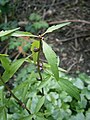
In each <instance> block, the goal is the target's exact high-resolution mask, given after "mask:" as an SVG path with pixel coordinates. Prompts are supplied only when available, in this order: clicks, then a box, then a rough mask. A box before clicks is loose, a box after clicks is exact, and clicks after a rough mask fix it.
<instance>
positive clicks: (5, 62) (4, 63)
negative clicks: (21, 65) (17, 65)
mask: <svg viewBox="0 0 90 120" xmlns="http://www.w3.org/2000/svg"><path fill="white" fill-rule="evenodd" d="M0 61H1V63H2V66H3V67H4V69H5V70H6V71H8V70H9V69H8V68H9V67H10V60H9V58H7V57H4V56H0Z"/></svg>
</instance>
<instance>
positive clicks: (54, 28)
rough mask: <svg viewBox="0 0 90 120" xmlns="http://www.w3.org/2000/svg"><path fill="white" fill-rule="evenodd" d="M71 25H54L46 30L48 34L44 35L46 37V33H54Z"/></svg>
mask: <svg viewBox="0 0 90 120" xmlns="http://www.w3.org/2000/svg"><path fill="white" fill-rule="evenodd" d="M69 24H70V22H67V23H62V24H59V25H53V26H51V27H49V28H48V29H47V30H46V32H45V33H43V35H45V34H46V33H50V32H53V31H54V30H57V29H59V28H62V27H64V26H66V25H69Z"/></svg>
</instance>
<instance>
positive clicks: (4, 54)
mask: <svg viewBox="0 0 90 120" xmlns="http://www.w3.org/2000/svg"><path fill="white" fill-rule="evenodd" d="M1 56H8V55H7V54H0V57H1Z"/></svg>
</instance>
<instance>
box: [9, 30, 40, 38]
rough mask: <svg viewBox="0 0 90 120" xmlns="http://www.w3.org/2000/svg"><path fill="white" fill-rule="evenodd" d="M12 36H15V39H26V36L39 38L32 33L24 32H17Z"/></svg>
mask: <svg viewBox="0 0 90 120" xmlns="http://www.w3.org/2000/svg"><path fill="white" fill-rule="evenodd" d="M11 36H15V37H20V36H22V37H26V36H28V37H38V36H36V35H33V34H31V33H30V32H23V31H16V32H14V33H12V34H11Z"/></svg>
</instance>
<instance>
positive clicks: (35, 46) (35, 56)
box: [31, 41, 40, 63]
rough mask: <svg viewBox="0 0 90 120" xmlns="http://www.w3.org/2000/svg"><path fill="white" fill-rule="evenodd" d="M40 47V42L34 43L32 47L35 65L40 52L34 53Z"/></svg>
mask: <svg viewBox="0 0 90 120" xmlns="http://www.w3.org/2000/svg"><path fill="white" fill-rule="evenodd" d="M39 47H40V42H39V41H34V42H33V43H32V46H31V51H32V56H33V61H34V63H36V62H37V59H38V52H34V49H38V48H39Z"/></svg>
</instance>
